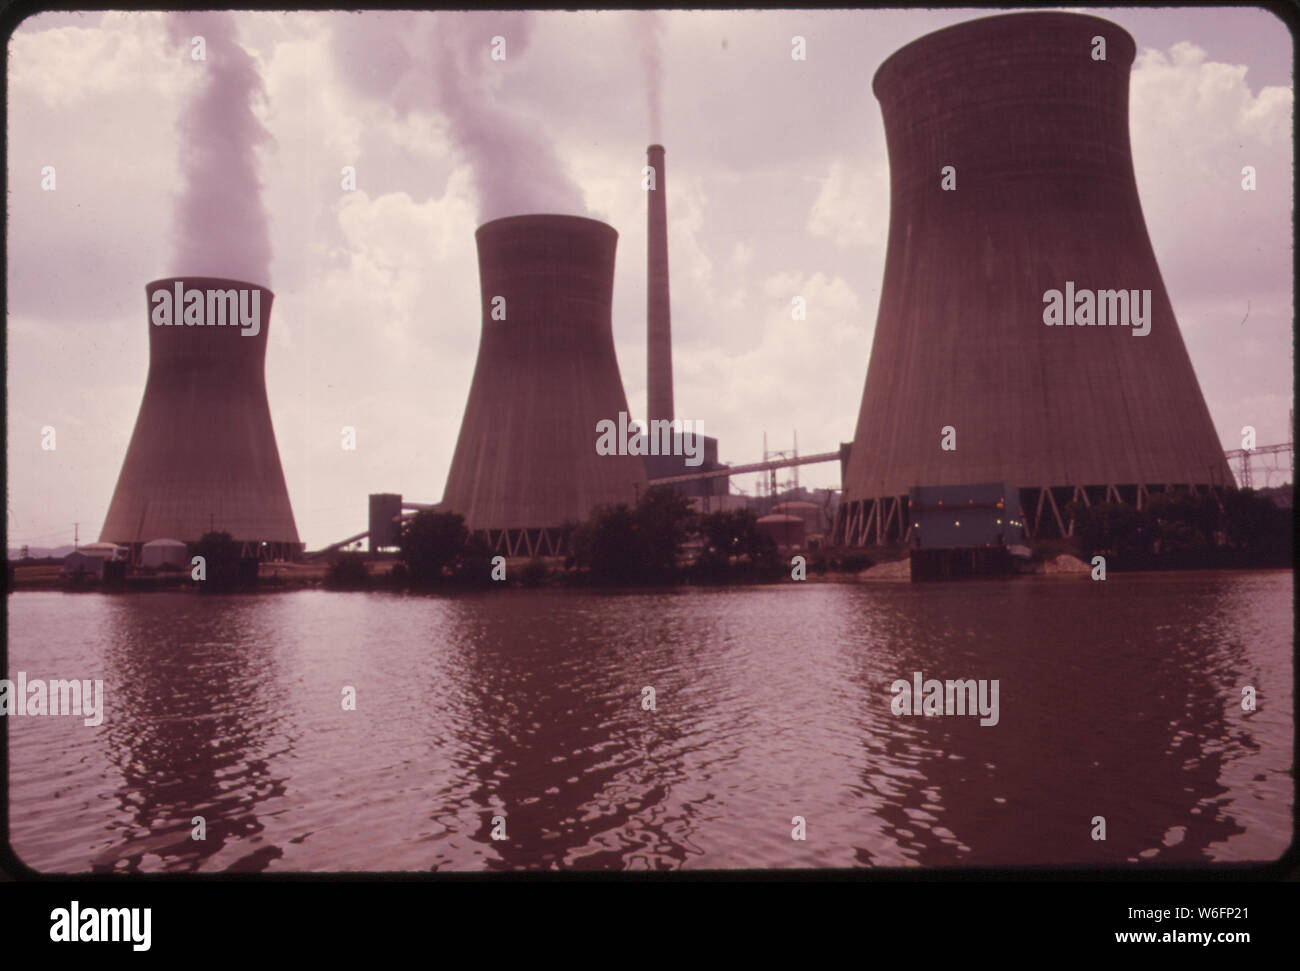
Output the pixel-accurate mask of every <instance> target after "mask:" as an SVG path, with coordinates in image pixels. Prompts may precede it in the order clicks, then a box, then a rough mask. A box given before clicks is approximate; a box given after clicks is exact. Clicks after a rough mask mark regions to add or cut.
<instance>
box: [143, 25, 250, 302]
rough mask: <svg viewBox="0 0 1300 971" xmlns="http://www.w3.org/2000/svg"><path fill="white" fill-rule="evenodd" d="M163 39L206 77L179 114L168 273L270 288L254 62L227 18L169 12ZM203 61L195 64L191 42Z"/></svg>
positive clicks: (190, 66) (186, 62)
mask: <svg viewBox="0 0 1300 971" xmlns="http://www.w3.org/2000/svg"><path fill="white" fill-rule="evenodd" d="M167 33H168V37H169V39H170V40H171V42H172V44H173V45H175V46H176V47H177V49H178V53H179V55H180V56H181V57H182V58H184V66H185V67H186V68H190V69H192V70H195V71H201V72H203V74H204V75H205V76H204V77H203V79H202V80H201V81H199V87H198V90H197V93H196V94H195V96H194V98H193V100H192V101H190V103H189V104H187V105H186V106H185V107H184V108H183V109H182V111H181V115H180V119H179V121H178V123H177V127H178V129H179V131H180V135H181V144H182V148H181V177H182V189H181V195H180V198H179V199H178V200H177V203H176V208H175V210H174V212H173V220H174V224H173V229H174V232H175V249H174V250H173V252H174V254H175V255H174V261H173V267H172V269H173V271H174V272H176V273H177V274H189V275H196V274H198V275H205V276H214V277H227V278H230V279H236V280H247V281H250V282H256V283H261V284H264V285H265V284H269V283H270V268H271V238H270V231H269V229H268V226H267V218H266V209H265V208H264V207H263V205H262V192H261V185H260V183H259V182H258V178H257V156H256V151H255V150H256V146H257V145H258V144H260V143H262V142H265V141H269V140H270V138H271V136H270V134H269V133H268V132H267V130H266V129H265V128H264V127H262V123H261V122H260V121H258V119H257V116H256V115H255V114H254V113H253V103H254V101H255V99H257V98H260V97H265V93H266V92H265V89H264V88H263V86H262V79H261V76H260V75H259V74H258V71H257V65H256V64H255V63H254V61H253V58H252V57H251V56H250V55H249V54H248V52H247V51H245V50H244V48H243V47H241V46H240V44H239V39H238V32H237V30H236V28H235V21H234V17H233V16H232V15H231V14H230V13H229V12H226V11H206V12H198V11H196V12H193V13H189V12H186V13H173V14H170V15H169V16H168V18H167ZM199 37H201V38H203V44H202V47H203V52H204V59H203V60H195V59H194V58H193V55H194V53H195V51H197V50H198V46H197V44H196V41H195V38H199Z"/></svg>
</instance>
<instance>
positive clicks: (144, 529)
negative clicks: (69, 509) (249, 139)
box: [100, 277, 302, 558]
mask: <svg viewBox="0 0 1300 971" xmlns="http://www.w3.org/2000/svg"><path fill="white" fill-rule="evenodd" d="M145 292H146V295H147V296H148V300H149V306H150V315H149V316H150V321H151V323H150V326H149V374H148V378H147V379H146V382H145V390H144V400H143V401H142V402H141V404H140V412H139V414H138V416H137V418H136V423H135V430H134V431H133V432H132V434H131V442H130V445H129V446H128V447H127V452H126V459H125V460H124V461H123V463H122V471H121V473H120V475H119V476H118V480H117V488H116V489H115V490H114V492H113V498H112V501H111V502H110V504H109V507H108V515H107V516H106V517H105V520H104V528H103V530H102V531H101V533H100V539H101V540H102V541H105V542H110V543H117V544H121V545H123V546H128V547H130V548H131V550H132V552H133V554H135V555H137V556H138V555H139V554H140V552H141V548H142V547H143V546H144V545H145V544H146V543H148V542H149V541H150V540H156V539H171V540H177V541H180V542H185V543H193V542H196V541H198V540H199V539H200V538H202V536H203V535H204V534H205V533H207V532H209V531H210V530H216V531H218V532H226V533H229V534H230V535H231V537H232V538H233V539H234V540H236V541H237V542H239V543H240V544H241V545H242V546H243V552H244V555H245V556H257V557H260V558H291V557H293V556H295V555H296V554H297V553H299V552H301V550H302V544H301V543H300V542H299V539H298V530H297V527H296V526H295V524H294V518H293V510H292V508H291V507H290V504H289V492H288V489H287V488H286V486H285V480H284V471H283V469H282V468H281V466H280V454H279V451H278V450H277V449H276V443H275V431H274V429H273V428H272V425H271V411H270V406H269V404H268V403H267V397H266V375H265V364H266V342H267V334H268V332H269V327H270V315H271V302H272V300H273V299H274V295H273V294H272V293H271V291H270V290H268V289H266V288H265V287H260V286H257V285H256V284H251V283H246V282H241V281H238V280H228V279H220V278H216V277H176V278H169V279H163V280H155V281H153V282H152V283H149V284H148V285H146V287H145ZM195 292H197V293H198V294H199V298H198V300H192V299H191V298H190V294H193V293H195ZM241 294H242V296H241ZM173 297H174V299H173ZM173 303H174V304H175V306H174V314H173V313H171V312H170V311H171V310H172V309H173V308H172V304H173ZM164 304H166V305H167V308H168V310H169V313H168V314H166V315H165V318H166V322H165V323H164V322H163V321H164V315H162V314H160V312H159V311H160V309H161V308H162V306H163V305H164ZM241 306H242V307H243V308H244V309H245V310H249V311H252V317H251V320H252V323H249V324H247V325H246V326H242V325H241V320H240V318H239V317H238V313H239V311H240V308H241ZM218 314H219V315H220V323H218V322H217V316H218Z"/></svg>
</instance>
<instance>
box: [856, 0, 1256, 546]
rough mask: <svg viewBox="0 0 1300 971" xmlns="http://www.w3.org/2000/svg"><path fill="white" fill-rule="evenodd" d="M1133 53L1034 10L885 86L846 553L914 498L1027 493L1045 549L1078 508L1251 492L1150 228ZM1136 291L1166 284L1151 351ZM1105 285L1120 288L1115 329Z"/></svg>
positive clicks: (1105, 34) (911, 64) (1091, 22)
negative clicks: (1181, 492) (882, 176)
mask: <svg viewBox="0 0 1300 971" xmlns="http://www.w3.org/2000/svg"><path fill="white" fill-rule="evenodd" d="M1103 54H1104V59H1102V56H1103ZM1134 54H1135V46H1134V43H1133V39H1132V38H1131V37H1130V36H1129V35H1128V34H1127V33H1125V31H1123V30H1122V29H1121V28H1119V27H1117V26H1116V25H1115V24H1113V23H1110V22H1109V21H1106V20H1101V19H1099V18H1096V17H1091V16H1083V15H1077V14H1064V13H1024V14H1011V15H1006V16H998V17H988V18H984V19H980V20H974V21H970V22H967V23H963V24H959V25H957V26H954V27H949V28H947V29H944V30H940V31H937V32H935V33H932V34H929V35H927V36H925V37H922V38H920V39H919V40H917V41H914V42H913V43H911V44H908V45H907V46H906V47H903V48H902V49H900V50H899V51H897V52H895V53H894V54H893V55H892V56H891V57H890V58H889V59H887V60H886V61H885V63H884V64H883V65H882V66H881V67H880V69H879V70H878V71H877V72H876V76H875V81H874V89H875V94H876V97H877V98H878V99H879V101H880V105H881V111H882V113H883V116H884V125H885V136H886V140H887V143H888V149H889V166H890V218H889V245H888V250H887V253H886V259H885V274H884V284H883V286H882V288H881V297H880V309H879V314H878V317H877V321H876V331H875V338H874V343H873V344H872V348H871V359H870V363H869V365H868V369H867V381H866V389H865V391H864V393H863V397H862V408H861V411H860V413H859V415H858V426H857V433H856V435H855V437H854V442H853V448H852V452H851V455H850V458H849V462H848V466H847V468H846V470H845V476H844V503H843V505H842V506H841V520H840V522H839V524H838V525H837V534H838V536H839V538H840V539H841V540H843V541H846V542H848V543H853V544H861V543H868V542H880V541H882V540H890V539H897V538H899V536H900V535H903V534H905V533H906V532H907V529H908V527H909V525H910V524H909V522H908V518H907V516H906V509H907V506H906V497H907V493H908V490H909V488H911V487H912V486H937V485H964V484H974V483H985V482H1012V483H1014V484H1016V485H1017V486H1019V487H1021V495H1020V499H1021V504H1022V506H1023V508H1024V510H1025V513H1026V516H1027V518H1028V520H1029V526H1030V529H1031V530H1033V531H1034V532H1035V533H1036V534H1037V535H1046V534H1053V533H1059V532H1060V531H1062V530H1068V528H1069V524H1068V520H1067V519H1065V518H1064V517H1063V515H1062V510H1063V507H1064V505H1065V503H1067V502H1068V501H1070V499H1072V498H1078V499H1080V500H1081V501H1090V502H1097V501H1102V500H1110V501H1117V500H1118V501H1124V502H1129V503H1133V504H1136V505H1138V506H1141V505H1142V504H1143V502H1144V501H1145V499H1146V496H1147V495H1148V494H1149V492H1150V491H1153V490H1163V489H1167V488H1169V487H1190V488H1192V489H1194V490H1199V489H1200V488H1202V487H1210V488H1214V489H1217V488H1221V487H1223V486H1225V485H1228V484H1230V483H1231V482H1232V481H1233V480H1232V477H1231V474H1230V472H1229V470H1228V466H1227V463H1226V460H1225V458H1224V454H1223V449H1222V447H1221V446H1220V444H1219V441H1218V437H1217V435H1216V434H1215V430H1214V426H1213V424H1212V422H1211V420H1210V414H1209V411H1208V409H1207V408H1206V406H1205V400H1204V398H1203V397H1202V395H1201V391H1200V388H1199V386H1198V385H1197V382H1196V376H1195V374H1194V373H1193V371H1192V364H1191V360H1190V359H1189V357H1188V355H1187V350H1186V348H1185V347H1184V345H1183V340H1182V337H1181V335H1180V334H1179V331H1178V324H1177V322H1176V321H1175V319H1174V312H1173V308H1172V307H1171V306H1170V303H1169V297H1168V295H1167V294H1166V293H1165V288H1164V284H1163V283H1162V282H1161V278H1160V270H1159V268H1158V267H1157V265H1156V259H1155V254H1154V253H1153V252H1152V249H1151V243H1150V240H1149V239H1148V238H1147V231H1146V225H1145V223H1144V221H1143V218H1142V207H1141V204H1140V202H1139V200H1138V191H1137V184H1136V182H1135V180H1134V175H1133V161H1132V157H1131V153H1130V149H1129V128H1128V85H1129V69H1130V65H1131V64H1132V62H1133V58H1134ZM948 167H951V168H948ZM945 185H947V186H948V188H945ZM1052 290H1056V291H1060V294H1061V300H1062V302H1063V301H1064V300H1065V299H1066V294H1067V292H1068V293H1069V294H1070V295H1072V296H1073V297H1074V299H1075V300H1077V301H1079V304H1078V305H1076V306H1075V307H1073V308H1071V309H1073V310H1074V311H1075V313H1076V314H1078V317H1077V320H1078V321H1079V323H1078V324H1077V325H1076V324H1075V323H1074V320H1075V319H1076V318H1074V317H1070V315H1069V313H1062V314H1061V316H1060V317H1059V318H1056V319H1061V320H1064V319H1065V318H1066V317H1070V320H1071V322H1070V324H1069V325H1065V324H1062V325H1060V326H1049V325H1048V324H1046V323H1045V320H1050V319H1053V318H1052V317H1051V316H1050V314H1048V313H1047V312H1048V311H1049V308H1050V306H1051V305H1049V304H1048V303H1045V299H1044V298H1045V294H1048V292H1049V291H1052ZM1085 290H1086V291H1089V292H1091V293H1092V297H1085V296H1084V295H1083V291H1085ZM1120 290H1124V291H1134V290H1136V291H1138V298H1139V300H1141V299H1142V293H1141V291H1145V290H1149V291H1150V294H1149V299H1150V303H1149V307H1150V315H1149V326H1150V331H1149V333H1147V334H1146V336H1138V332H1139V331H1140V330H1142V329H1143V325H1139V324H1137V323H1136V322H1135V321H1133V320H1132V319H1129V320H1117V318H1122V317H1123V315H1124V310H1123V307H1122V306H1121V302H1120V299H1119V297H1118V291H1120ZM1098 291H1115V292H1114V293H1110V294H1105V295H1104V302H1105V304H1106V306H1107V308H1108V313H1107V322H1106V323H1105V324H1104V325H1098V324H1097V323H1096V320H1097V319H1098V317H1099V310H1100V306H1101V302H1102V301H1100V300H1098V293H1097V292H1098ZM1126 296H1127V295H1126ZM1128 302H1129V301H1128V300H1125V301H1123V303H1128ZM1088 303H1091V304H1092V307H1091V309H1089V310H1086V311H1085V310H1083V309H1082V307H1083V305H1085V304H1088ZM1060 306H1061V305H1060V304H1057V307H1058V309H1059V307H1060ZM1131 311H1132V308H1130V311H1129V312H1130V313H1131ZM1088 321H1092V323H1088ZM948 426H951V428H952V429H953V430H954V432H955V434H953V435H950V436H949V437H948V443H949V444H955V446H956V448H955V450H945V449H943V448H942V447H941V443H942V437H943V436H942V433H943V430H944V429H945V428H947V427H948Z"/></svg>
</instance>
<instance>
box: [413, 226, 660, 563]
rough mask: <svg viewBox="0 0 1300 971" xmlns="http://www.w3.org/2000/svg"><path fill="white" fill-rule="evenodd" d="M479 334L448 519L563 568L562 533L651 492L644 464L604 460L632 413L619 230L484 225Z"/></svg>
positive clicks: (447, 499) (446, 497)
mask: <svg viewBox="0 0 1300 971" xmlns="http://www.w3.org/2000/svg"><path fill="white" fill-rule="evenodd" d="M475 237H476V239H477V241H478V257H479V279H480V284H481V291H482V318H483V319H482V332H481V336H480V338H479V352H478V360H477V362H476V363H475V366H474V377H473V380H472V382H471V385H470V391H469V398H468V401H467V402H466V405H465V414H464V417H463V419H462V421H461V427H460V436H459V438H458V439H457V442H456V451H455V453H454V455H453V457H452V462H451V469H450V471H449V472H448V475H447V486H446V489H445V491H444V493H443V499H442V502H441V503H440V504H439V508H441V509H444V510H448V511H451V512H455V513H459V514H460V515H462V516H464V517H465V522H466V525H467V526H468V527H469V529H470V530H471V532H474V533H480V534H484V535H486V537H487V538H488V540H489V542H490V544H491V546H492V549H493V550H494V551H499V552H502V553H505V554H506V555H511V556H514V555H533V554H542V555H553V554H555V553H558V552H560V551H561V549H562V534H561V532H560V530H559V527H560V526H562V525H563V524H564V523H566V522H571V521H572V522H577V521H581V520H585V519H586V518H587V517H588V516H589V515H590V514H591V511H592V509H593V508H594V507H596V506H600V505H615V504H618V503H626V504H629V505H630V504H632V503H634V502H635V501H636V499H637V496H638V495H639V494H640V493H642V492H644V491H645V490H646V488H647V480H646V471H645V465H644V463H643V461H642V459H641V456H639V455H627V454H614V455H601V454H598V452H597V449H596V434H597V424H598V423H599V422H601V421H602V420H613V421H617V420H618V418H619V415H620V413H622V414H625V415H626V414H627V412H628V407H627V395H626V393H625V392H624V389H623V380H622V377H621V376H620V374H619V369H618V360H617V358H616V357H615V354H614V335H613V324H612V319H611V309H610V308H611V302H612V298H613V288H614V248H615V245H616V242H617V239H618V233H617V232H615V230H614V229H613V227H611V226H608V225H606V224H605V223H602V222H598V221H596V220H594V219H586V218H583V217H579V216H558V215H523V216H508V217H505V218H503V219H496V220H493V221H491V222H488V223H485V224H484V225H482V226H480V227H479V229H478V231H477V233H476V234H475Z"/></svg>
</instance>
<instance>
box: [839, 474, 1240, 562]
mask: <svg viewBox="0 0 1300 971" xmlns="http://www.w3.org/2000/svg"><path fill="white" fill-rule="evenodd" d="M1228 488H1229V487H1225V486H1219V485H1206V484H1203V483H1195V482H1172V483H1164V484H1162V485H1145V484H1137V485H1134V484H1131V483H1130V484H1126V485H1118V484H1114V483H1111V484H1106V485H1087V486H1081V485H1076V486H1041V487H1040V486H1031V487H1028V488H1022V489H1020V507H1021V509H1023V510H1024V514H1025V532H1026V533H1027V534H1028V535H1029V536H1030V537H1031V538H1033V539H1060V538H1065V537H1072V536H1074V521H1073V520H1072V519H1071V518H1070V517H1069V516H1068V514H1067V513H1066V506H1067V505H1069V503H1071V502H1076V501H1077V502H1081V503H1083V504H1084V505H1085V506H1092V505H1095V504H1098V503H1106V502H1109V503H1117V504H1122V505H1126V506H1131V507H1133V508H1134V509H1137V510H1138V511H1141V510H1142V509H1144V508H1145V507H1146V505H1147V504H1148V503H1149V502H1150V499H1151V496H1153V495H1158V494H1160V493H1175V492H1186V493H1189V494H1190V495H1193V496H1206V495H1208V496H1213V497H1214V498H1215V499H1216V500H1218V501H1219V502H1220V503H1222V502H1223V496H1224V494H1225V492H1226V491H1227V489H1228ZM911 525H912V520H911V518H910V516H909V509H908V497H907V496H882V497H879V498H876V499H862V500H852V501H848V502H845V503H842V504H841V505H840V509H839V514H838V515H837V516H836V520H835V532H834V534H833V535H834V542H835V543H836V544H838V545H841V546H883V545H886V544H889V543H901V542H907V541H908V540H910V539H911V532H912V529H911Z"/></svg>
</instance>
